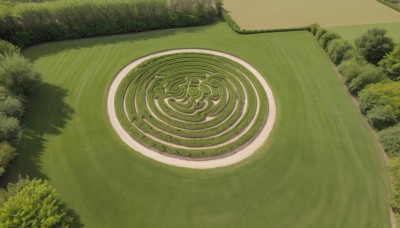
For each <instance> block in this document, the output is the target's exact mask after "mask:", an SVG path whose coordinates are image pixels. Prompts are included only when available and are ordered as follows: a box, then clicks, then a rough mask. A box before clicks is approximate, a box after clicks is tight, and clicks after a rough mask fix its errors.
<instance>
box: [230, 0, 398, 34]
mask: <svg viewBox="0 0 400 228" xmlns="http://www.w3.org/2000/svg"><path fill="white" fill-rule="evenodd" d="M224 7H225V9H227V10H228V11H230V12H231V15H232V17H233V19H234V20H235V21H236V22H237V23H238V24H239V26H240V27H241V28H242V29H279V28H292V27H301V26H306V25H309V24H311V23H319V24H321V25H322V26H341V25H355V24H375V23H392V22H400V13H399V12H397V11H395V10H393V9H391V8H389V7H387V6H385V5H383V4H381V3H379V2H377V1H375V0H336V1H332V0H319V1H315V0H285V1H282V0H281V1H279V0H247V1H238V0H225V1H224Z"/></svg>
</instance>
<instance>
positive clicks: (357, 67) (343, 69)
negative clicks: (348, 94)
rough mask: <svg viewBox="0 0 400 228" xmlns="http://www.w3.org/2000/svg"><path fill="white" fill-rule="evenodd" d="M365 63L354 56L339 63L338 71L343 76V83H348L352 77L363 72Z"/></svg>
mask: <svg viewBox="0 0 400 228" xmlns="http://www.w3.org/2000/svg"><path fill="white" fill-rule="evenodd" d="M364 65H365V63H364V62H363V61H360V60H358V59H356V58H351V59H348V60H346V61H343V62H342V63H341V64H340V65H339V68H338V69H339V72H340V73H341V74H342V75H343V77H344V83H345V84H346V85H348V84H349V83H350V82H351V81H352V80H353V79H354V78H356V77H357V76H358V75H360V74H361V73H362V72H363V66H364Z"/></svg>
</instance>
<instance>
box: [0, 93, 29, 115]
mask: <svg viewBox="0 0 400 228" xmlns="http://www.w3.org/2000/svg"><path fill="white" fill-rule="evenodd" d="M0 113H3V114H5V115H6V116H8V117H15V118H17V119H21V118H22V115H23V114H24V106H23V104H22V102H21V101H20V100H19V99H17V98H15V97H11V96H7V97H6V98H5V99H4V100H0Z"/></svg>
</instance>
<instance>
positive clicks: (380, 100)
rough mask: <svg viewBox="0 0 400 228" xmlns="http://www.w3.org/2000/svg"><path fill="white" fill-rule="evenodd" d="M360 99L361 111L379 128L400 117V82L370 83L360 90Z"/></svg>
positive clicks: (393, 122)
mask: <svg viewBox="0 0 400 228" xmlns="http://www.w3.org/2000/svg"><path fill="white" fill-rule="evenodd" d="M359 99H360V108H361V111H362V112H363V113H364V114H366V116H367V118H368V121H369V122H370V123H371V125H372V126H373V127H375V128H376V129H378V130H380V129H383V128H386V127H389V126H392V125H394V124H396V123H397V122H398V120H399V119H400V82H386V83H377V84H372V85H369V86H367V87H366V88H365V89H364V90H362V91H361V92H360V94H359ZM399 137H400V136H399Z"/></svg>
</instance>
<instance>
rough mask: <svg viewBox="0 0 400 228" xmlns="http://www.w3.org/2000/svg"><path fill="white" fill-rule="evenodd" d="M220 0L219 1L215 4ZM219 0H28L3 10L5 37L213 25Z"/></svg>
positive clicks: (0, 28)
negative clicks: (31, 0) (6, 10)
mask: <svg viewBox="0 0 400 228" xmlns="http://www.w3.org/2000/svg"><path fill="white" fill-rule="evenodd" d="M216 2H217V3H216ZM219 6H220V3H219V1H214V0H141V1H132V0H113V1H109V0H85V1H81V0H58V1H46V2H43V3H24V4H17V5H16V6H14V7H12V10H9V12H5V13H2V14H1V15H0V38H2V39H4V40H7V41H10V42H11V43H14V44H17V45H18V46H21V47H26V46H28V45H32V44H35V43H39V42H45V41H50V40H63V39H71V38H81V37H90V36H98V35H107V34H119V33H128V32H140V31H146V30H153V29H165V28H176V27H185V26H196V25H204V24H209V23H211V22H213V21H215V20H216V19H217V18H218V16H219Z"/></svg>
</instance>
